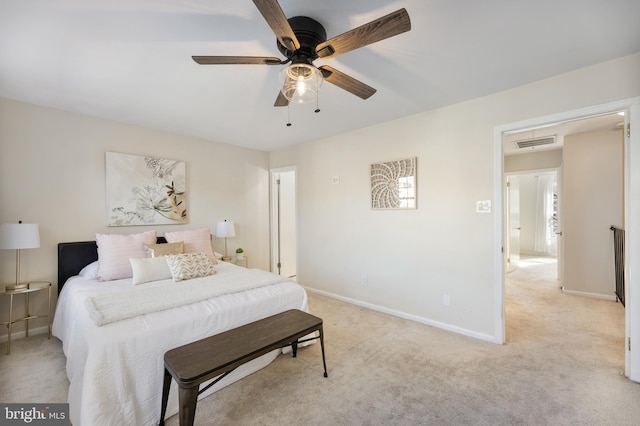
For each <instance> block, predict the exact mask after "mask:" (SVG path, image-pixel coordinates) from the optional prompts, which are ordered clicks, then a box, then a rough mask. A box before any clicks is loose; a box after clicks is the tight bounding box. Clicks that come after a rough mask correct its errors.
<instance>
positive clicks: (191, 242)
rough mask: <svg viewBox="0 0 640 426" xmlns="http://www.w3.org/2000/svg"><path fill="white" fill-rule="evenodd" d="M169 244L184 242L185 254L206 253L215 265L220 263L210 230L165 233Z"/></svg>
mask: <svg viewBox="0 0 640 426" xmlns="http://www.w3.org/2000/svg"><path fill="white" fill-rule="evenodd" d="M164 237H165V238H166V240H167V242H168V243H178V242H180V241H183V242H184V250H183V253H205V254H206V255H207V256H209V259H211V263H213V264H214V265H215V264H216V263H218V262H217V261H216V258H215V256H214V255H213V248H211V231H210V230H209V228H200V229H193V230H189V231H175V232H165V233H164Z"/></svg>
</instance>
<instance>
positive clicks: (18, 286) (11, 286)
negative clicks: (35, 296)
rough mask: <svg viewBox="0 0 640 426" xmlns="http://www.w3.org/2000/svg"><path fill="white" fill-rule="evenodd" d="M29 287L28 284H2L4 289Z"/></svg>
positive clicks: (13, 289) (11, 289)
mask: <svg viewBox="0 0 640 426" xmlns="http://www.w3.org/2000/svg"><path fill="white" fill-rule="evenodd" d="M27 287H29V284H8V285H6V286H4V288H5V290H6V291H15V290H22V289H24V288H27Z"/></svg>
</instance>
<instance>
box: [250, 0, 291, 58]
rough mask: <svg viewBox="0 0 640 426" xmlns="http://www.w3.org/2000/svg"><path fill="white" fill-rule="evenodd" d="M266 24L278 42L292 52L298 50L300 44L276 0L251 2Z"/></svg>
mask: <svg viewBox="0 0 640 426" xmlns="http://www.w3.org/2000/svg"><path fill="white" fill-rule="evenodd" d="M253 3H254V4H255V5H256V7H257V8H258V10H259V11H260V13H261V14H262V16H263V17H264V19H265V21H267V24H269V26H270V27H271V30H272V31H273V32H274V33H275V35H276V37H278V41H280V43H281V44H282V45H283V46H284V47H286V48H287V49H289V50H290V51H292V52H294V51H296V50H298V49H299V48H300V42H298V38H297V37H296V35H295V34H294V32H293V29H292V28H291V25H289V21H287V16H286V15H285V14H284V12H283V11H282V8H281V7H280V4H278V1H277V0H253Z"/></svg>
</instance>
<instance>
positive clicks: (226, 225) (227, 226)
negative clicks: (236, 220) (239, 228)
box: [216, 220, 236, 238]
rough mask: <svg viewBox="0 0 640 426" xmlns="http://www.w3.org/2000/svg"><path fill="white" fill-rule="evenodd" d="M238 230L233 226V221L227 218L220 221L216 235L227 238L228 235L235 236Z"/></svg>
mask: <svg viewBox="0 0 640 426" xmlns="http://www.w3.org/2000/svg"><path fill="white" fill-rule="evenodd" d="M235 236H236V230H235V228H234V226H233V222H229V221H228V220H225V221H224V222H218V225H217V226H216V237H218V238H227V237H235Z"/></svg>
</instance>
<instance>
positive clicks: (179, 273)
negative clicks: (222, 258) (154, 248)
mask: <svg viewBox="0 0 640 426" xmlns="http://www.w3.org/2000/svg"><path fill="white" fill-rule="evenodd" d="M165 259H167V264H168V265H169V269H170V270H171V275H172V276H173V280H174V281H176V282H178V281H184V280H190V279H192V278H199V277H206V276H209V275H213V274H215V273H216V270H215V268H214V267H213V263H211V259H209V256H207V255H206V254H205V253H181V254H169V255H167V256H165Z"/></svg>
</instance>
